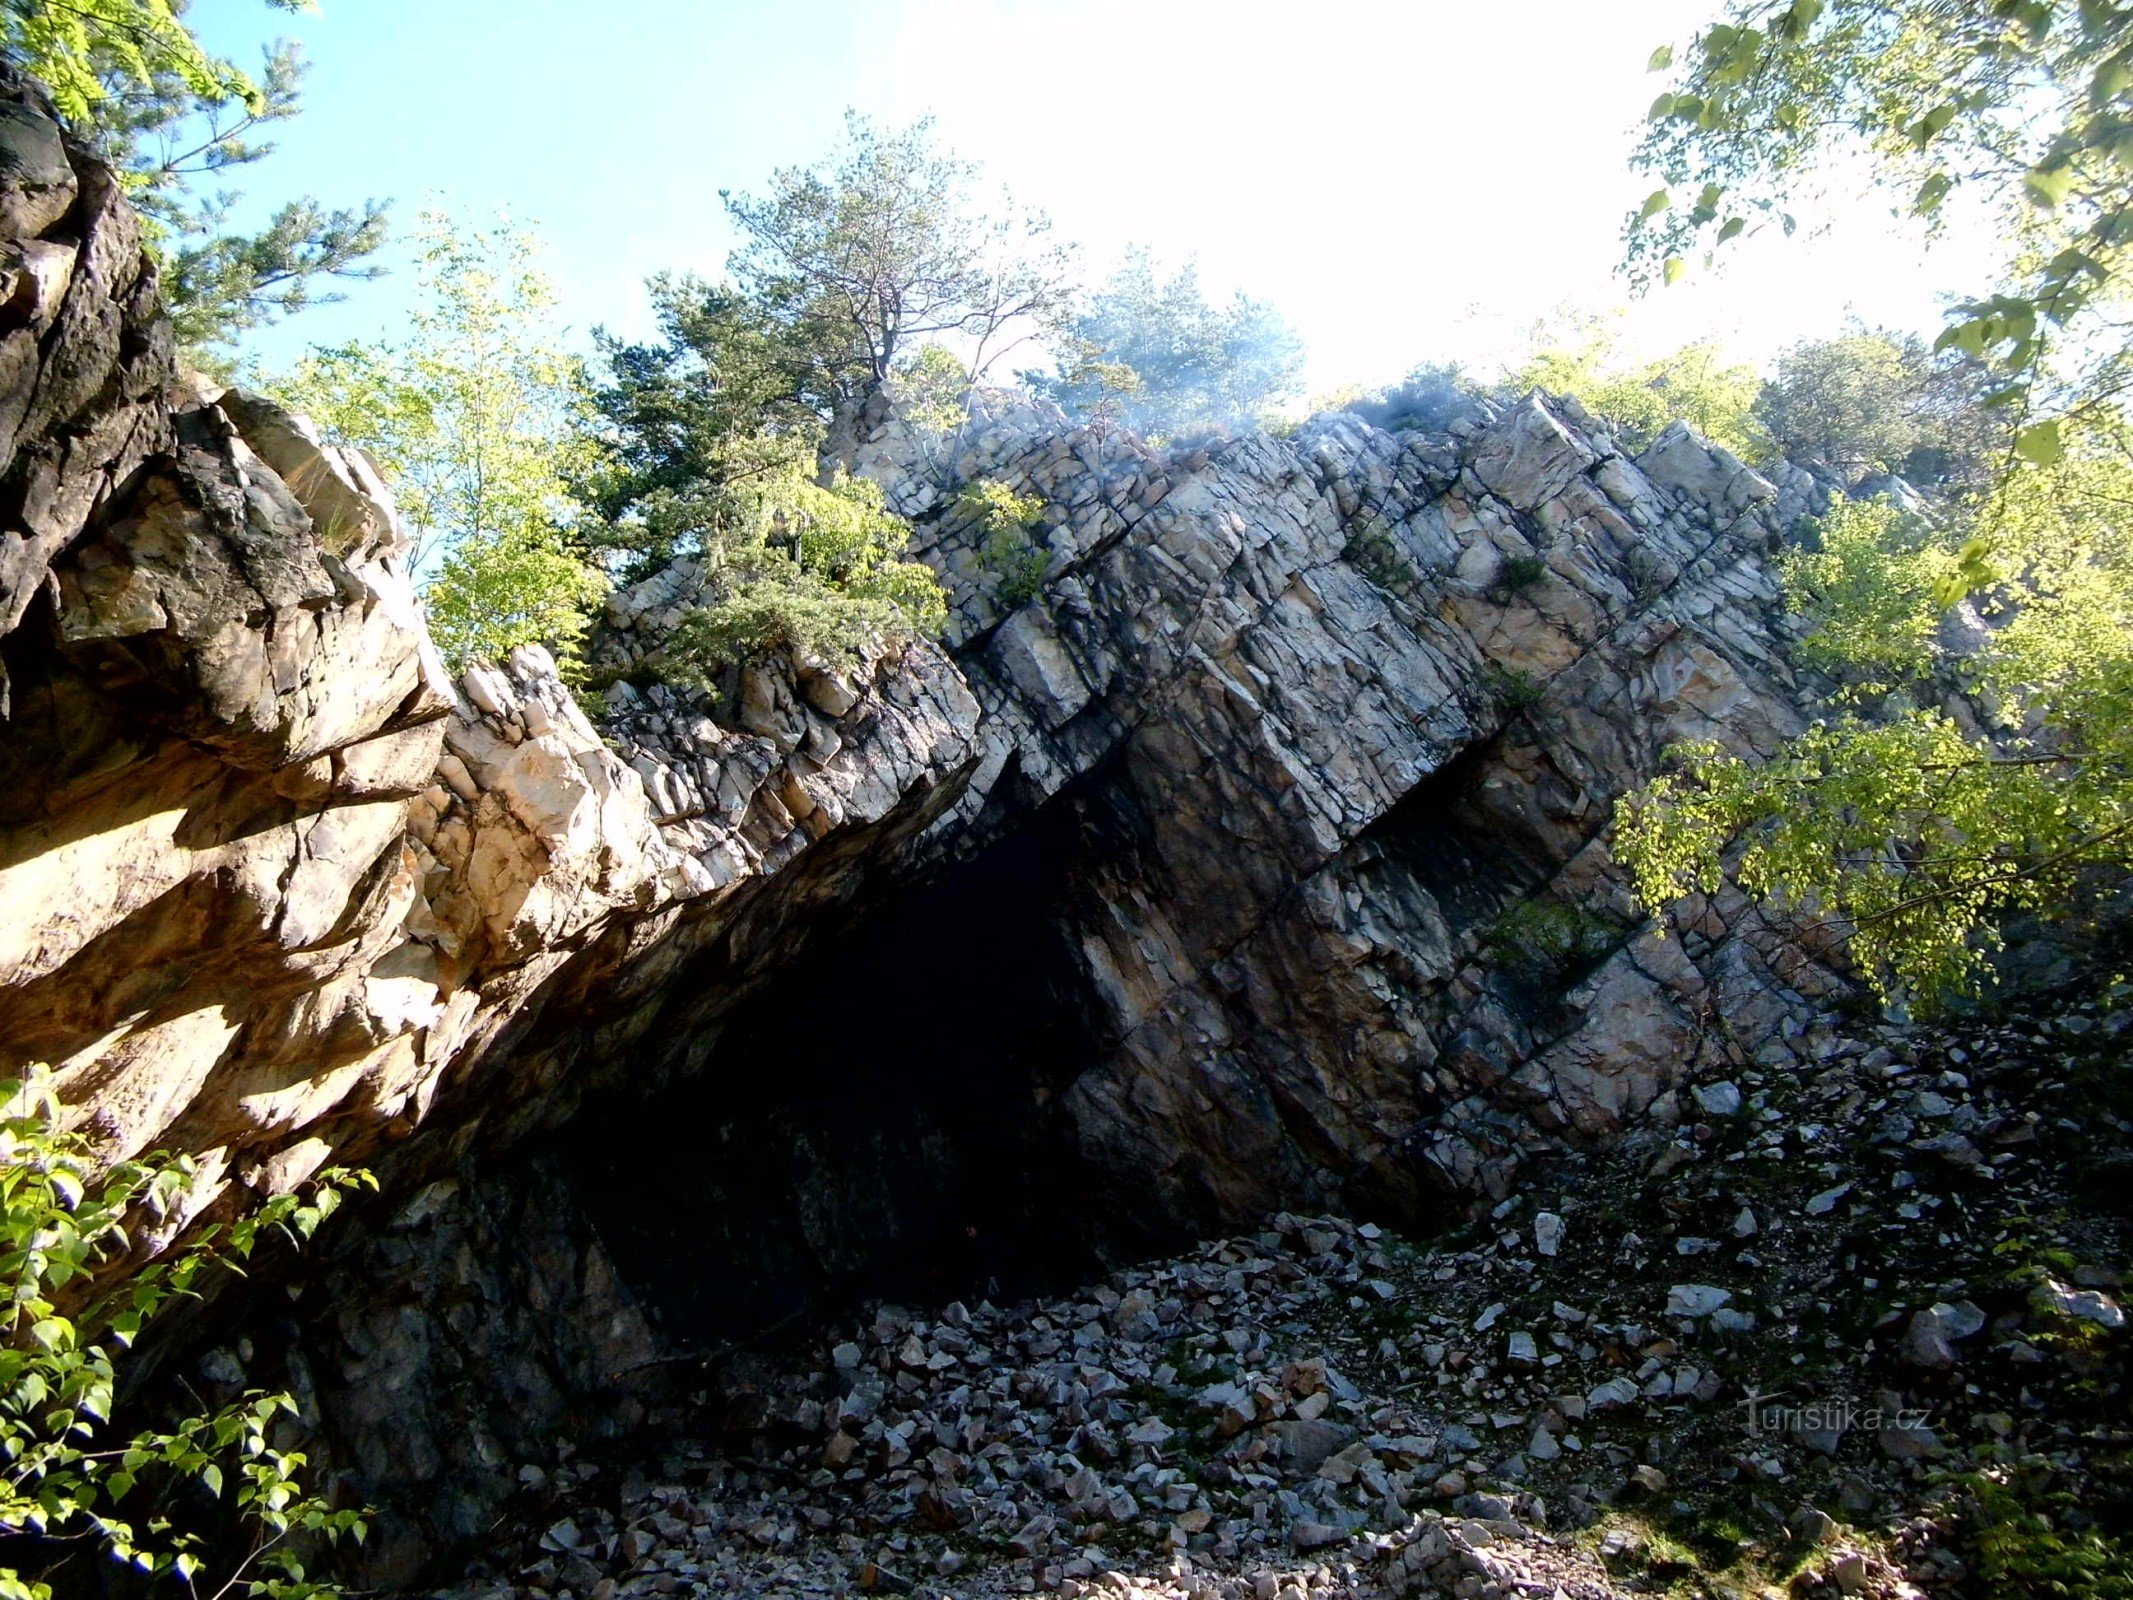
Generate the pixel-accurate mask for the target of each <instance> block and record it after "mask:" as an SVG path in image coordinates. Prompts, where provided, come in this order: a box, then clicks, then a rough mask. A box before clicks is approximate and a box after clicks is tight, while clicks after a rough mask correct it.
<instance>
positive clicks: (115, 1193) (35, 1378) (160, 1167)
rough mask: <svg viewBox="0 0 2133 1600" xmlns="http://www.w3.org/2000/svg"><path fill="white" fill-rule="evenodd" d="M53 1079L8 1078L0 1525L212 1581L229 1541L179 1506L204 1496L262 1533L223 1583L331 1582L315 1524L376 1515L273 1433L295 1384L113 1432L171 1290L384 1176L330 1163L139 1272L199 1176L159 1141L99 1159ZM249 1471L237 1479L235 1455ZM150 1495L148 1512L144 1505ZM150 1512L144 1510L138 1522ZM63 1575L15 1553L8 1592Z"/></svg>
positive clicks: (198, 1582)
mask: <svg viewBox="0 0 2133 1600" xmlns="http://www.w3.org/2000/svg"><path fill="white" fill-rule="evenodd" d="M58 1119H59V1105H58V1101H57V1099H56V1098H55V1097H54V1095H53V1094H52V1092H51V1087H50V1081H49V1078H48V1077H47V1076H46V1075H45V1074H43V1073H42V1072H36V1073H33V1074H32V1075H31V1077H30V1078H28V1079H27V1080H23V1081H14V1082H7V1083H0V1147H4V1153H5V1165H4V1167H0V1281H4V1283H5V1287H6V1291H7V1303H8V1305H9V1307H10V1308H11V1310H10V1312H9V1314H8V1315H7V1318H6V1322H5V1334H6V1336H5V1338H4V1340H0V1462H4V1463H5V1465H4V1467H0V1533H4V1534H6V1535H10V1536H13V1537H14V1538H16V1539H20V1540H22V1541H23V1542H24V1544H26V1545H27V1546H28V1548H29V1549H30V1550H31V1551H32V1552H35V1553H36V1554H38V1555H49V1556H50V1557H51V1565H52V1566H53V1567H57V1566H58V1565H59V1564H60V1563H61V1562H62V1561H63V1560H64V1559H66V1558H67V1556H68V1555H69V1554H70V1553H71V1552H70V1551H69V1549H68V1547H69V1546H73V1547H75V1548H88V1549H92V1550H100V1551H102V1552H103V1553H104V1554H106V1555H108V1556H109V1557H110V1558H111V1559H113V1560H115V1561H118V1562H121V1563H123V1564H125V1565H126V1566H128V1567H131V1568H133V1569H135V1570H136V1571H138V1572H141V1573H145V1574H146V1575H148V1576H149V1577H150V1578H156V1579H163V1578H168V1579H172V1580H174V1581H175V1582H176V1583H179V1584H183V1585H184V1586H185V1587H186V1588H187V1589H188V1590H190V1591H192V1592H194V1593H196V1594H197V1593H199V1592H201V1590H202V1587H203V1583H202V1579H203V1577H205V1576H207V1575H208V1570H209V1567H210V1564H211V1563H213V1562H215V1561H216V1557H217V1555H218V1547H217V1546H216V1544H215V1542H214V1541H213V1540H211V1539H210V1538H209V1537H208V1536H207V1535H206V1534H204V1533H201V1532H199V1531H194V1530H189V1529H186V1528H183V1527H181V1526H179V1522H178V1519H179V1518H180V1517H181V1516H183V1515H185V1514H186V1513H188V1512H198V1513H199V1514H200V1520H202V1521H203V1522H204V1521H207V1520H209V1518H208V1514H207V1513H206V1510H205V1508H206V1506H207V1505H208V1504H213V1505H215V1506H218V1507H219V1508H220V1509H221V1511H222V1512H223V1513H224V1514H226V1515H234V1518H235V1521H236V1523H237V1524H238V1525H239V1526H240V1527H241V1528H242V1529H243V1531H244V1533H245V1535H246V1543H247V1548H246V1549H245V1550H244V1552H243V1553H242V1554H241V1555H239V1556H237V1557H236V1558H235V1559H234V1562H233V1563H232V1565H231V1566H230V1567H229V1569H228V1570H227V1571H226V1572H223V1573H222V1574H221V1576H220V1577H219V1579H215V1580H211V1582H212V1587H209V1588H208V1589H207V1592H209V1593H213V1594H244V1595H251V1596H258V1597H264V1600H308V1597H312V1596H324V1595H330V1594H332V1593H333V1592H334V1591H333V1590H332V1589H331V1588H330V1587H329V1586H327V1585H325V1584H321V1583H319V1582H317V1581H315V1580H312V1579H310V1578H307V1577H306V1575H305V1572H304V1567H303V1562H302V1560H301V1558H300V1553H299V1552H298V1551H297V1550H296V1549H295V1548H293V1544H292V1542H293V1541H294V1540H296V1539H297V1538H298V1537H299V1536H301V1535H309V1536H311V1538H312V1539H314V1540H322V1541H325V1542H327V1543H334V1542H337V1541H339V1540H340V1539H342V1538H349V1539H355V1540H358V1541H360V1540H361V1539H362V1537H363V1534H364V1532H365V1527H366V1524H365V1520H364V1517H363V1514H362V1513H361V1512H359V1511H352V1510H339V1511H336V1510H333V1509H331V1508H330V1507H329V1506H328V1504H327V1502H326V1501H325V1500H324V1499H322V1498H320V1497H318V1496H316V1495H312V1494H308V1493H306V1492H305V1491H304V1489H303V1486H302V1484H301V1482H300V1480H299V1476H298V1474H299V1473H300V1471H301V1469H302V1468H303V1467H304V1465H305V1460H304V1457H303V1455H302V1454H301V1453H299V1452H296V1451H283V1450H276V1449H274V1448H273V1447H272V1445H271V1443H270V1442H269V1438H268V1434H269V1430H270V1429H271V1427H272V1425H273V1424H274V1422H275V1421H276V1419H277V1418H279V1417H280V1416H282V1415H284V1414H291V1415H293V1414H294V1413H295V1410H296V1404H295V1402H294V1401H293V1400H292V1399H290V1397H289V1396H288V1395H286V1394H268V1393H264V1392H262V1391H259V1390H250V1391H247V1392H246V1393H245V1394H244V1395H242V1396H241V1397H240V1398H239V1399H237V1400H235V1401H233V1402H232V1403H230V1404H229V1405H226V1406H223V1407H220V1408H219V1409H215V1410H209V1411H203V1412H202V1413H201V1414H200V1415H198V1416H194V1417H188V1418H186V1419H184V1420H182V1421H180V1422H178V1423H177V1424H175V1425H174V1426H172V1427H170V1428H168V1429H167V1430H158V1429H149V1430H145V1431H142V1432H139V1433H136V1434H134V1435H133V1436H132V1437H131V1438H130V1439H127V1440H124V1441H123V1442H121V1441H118V1440H114V1439H113V1438H112V1437H111V1436H110V1435H111V1427H112V1423H111V1409H112V1402H113V1397H114V1392H115V1389H116V1386H117V1372H116V1363H117V1358H118V1356H119V1354H120V1353H121V1352H123V1351H125V1350H126V1349H128V1348H130V1347H131V1346H132V1345H133V1343H134V1341H135V1339H136V1338H137V1337H138V1336H139V1334H140V1332H141V1329H142V1328H143V1326H144V1325H145V1324H147V1323H148V1322H149V1321H151V1320H152V1319H153V1318H154V1317H155V1315H156V1314H157V1312H158V1311H160V1310H161V1309H162V1308H163V1307H164V1306H166V1305H167V1304H168V1303H169V1302H170V1301H171V1300H173V1299H176V1298H180V1297H185V1296H189V1295H193V1294H194V1293H195V1292H196V1291H195V1289H194V1285H195V1284H196V1283H198V1282H199V1281H200V1280H201V1279H202V1278H203V1277H204V1276H205V1275H206V1274H208V1273H210V1272H212V1271H213V1270H215V1269H218V1268H234V1266H235V1263H237V1262H238V1261H241V1260H243V1259H244V1258H246V1257H248V1256H249V1255H251V1253H252V1250H253V1247H254V1246H255V1245H256V1244H257V1242H258V1241H259V1239H260V1238H261V1236H262V1235H263V1234H264V1233H265V1232H266V1231H268V1230H270V1229H272V1230H278V1231H281V1232H283V1233H285V1234H287V1235H288V1236H289V1237H291V1238H293V1239H303V1238H308V1237H309V1236H310V1235H311V1233H312V1232H313V1230H315V1229H316V1228H317V1227H318V1225H319V1223H320V1222H322V1221H324V1220H325V1218H326V1217H327V1216H329V1215H331V1214H332V1212H333V1210H334V1208H335V1206H336V1205H337V1204H338V1203H339V1200H340V1197H341V1194H342V1192H343V1191H344V1190H347V1189H350V1188H353V1187H355V1186H357V1185H359V1184H368V1183H369V1182H370V1180H369V1178H368V1177H367V1175H364V1174H357V1173H348V1172H342V1171H339V1170H334V1171H329V1172H325V1173H322V1174H320V1176H319V1178H318V1179H317V1181H316V1184H315V1185H314V1188H313V1192H312V1196H311V1198H310V1199H309V1200H308V1201H303V1200H299V1199H298V1198H297V1197H296V1196H293V1195H284V1196H280V1197H277V1198H275V1199H273V1200H270V1201H268V1202H267V1203H266V1205H264V1206H263V1207H261V1208H259V1209H258V1210H255V1211H254V1212H252V1213H251V1214H250V1215H248V1216H246V1217H245V1218H243V1219H242V1220H240V1221H238V1222H235V1223H233V1224H231V1225H230V1226H228V1227H227V1228H221V1229H213V1228H211V1229H208V1230H206V1231H204V1232H203V1233H201V1234H200V1235H198V1236H197V1237H196V1238H195V1239H194V1240H193V1241H192V1243H190V1244H189V1245H187V1246H186V1247H185V1248H184V1249H183V1250H182V1251H181V1252H179V1253H178V1254H177V1255H176V1256H175V1257H174V1258H173V1259H171V1260H169V1261H167V1262H162V1263H156V1264H152V1265H149V1266H146V1267H137V1268H134V1269H132V1270H130V1271H129V1270H127V1268H126V1262H127V1260H128V1258H129V1256H131V1255H132V1254H133V1253H134V1251H135V1240H134V1236H133V1230H134V1228H135V1227H136V1226H137V1223H138V1222H139V1221H140V1220H142V1219H146V1220H151V1221H152V1220H156V1219H160V1218H162V1217H165V1216H167V1215H168V1214H169V1213H170V1212H171V1210H172V1208H173V1207H174V1206H175V1205H176V1203H177V1202H178V1200H179V1199H180V1198H181V1197H182V1196H183V1194H184V1192H185V1190H186V1188H187V1186H188V1185H189V1184H190V1183H191V1181H192V1179H193V1177H194V1175H195V1169H194V1166H193V1164H192V1163H191V1161H190V1160H189V1159H187V1158H184V1157H179V1156H169V1155H151V1156H148V1157H144V1158H143V1159H140V1160H136V1161H124V1162H120V1163H119V1164H118V1165H116V1166H114V1167H112V1168H110V1169H109V1170H108V1171H105V1172H103V1173H101V1174H99V1173H98V1172H97V1163H96V1161H95V1159H94V1157H93V1153H92V1152H91V1150H90V1148H89V1146H88V1143H87V1141H85V1140H83V1139H82V1138H81V1137H79V1136H78V1135H75V1134H71V1133H66V1132H63V1131H62V1130H61V1129H60V1126H59V1120H58ZM226 1467H227V1468H232V1469H234V1470H233V1471H231V1472H230V1473H229V1474H228V1475H227V1476H225V1468H226ZM137 1507H138V1508H141V1509H140V1510H139V1511H137V1510H136V1509H135V1508H137ZM143 1511H145V1513H146V1516H145V1520H137V1519H139V1518H140V1517H141V1514H142V1512H143ZM47 1576H49V1571H48V1572H47V1573H41V1574H29V1573H25V1571H24V1569H23V1568H22V1567H21V1566H19V1565H15V1564H13V1560H12V1552H10V1555H9V1557H8V1559H7V1562H6V1563H5V1564H0V1600H50V1597H51V1595H52V1594H53V1588H52V1585H51V1584H50V1583H49V1582H47V1581H46V1578H47Z"/></svg>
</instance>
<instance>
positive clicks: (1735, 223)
mask: <svg viewBox="0 0 2133 1600" xmlns="http://www.w3.org/2000/svg"><path fill="white" fill-rule="evenodd" d="M1747 226H1748V220H1747V218H1745V217H1728V218H1727V219H1726V221H1725V225H1724V226H1723V227H1721V228H1720V229H1719V230H1718V242H1719V243H1720V244H1724V243H1725V242H1726V241H1727V240H1728V239H1734V238H1738V237H1739V236H1740V233H1741V230H1742V229H1744V228H1746V227H1747Z"/></svg>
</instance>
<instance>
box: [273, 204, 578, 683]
mask: <svg viewBox="0 0 2133 1600" xmlns="http://www.w3.org/2000/svg"><path fill="white" fill-rule="evenodd" d="M420 238H421V240H422V251H421V256H420V266H419V269H418V270H419V273H420V277H419V291H420V296H419V299H418V302H417V306H416V309H415V310H414V311H413V312H412V313H411V314H410V317H409V332H408V335H407V337H406V338H404V339H402V340H400V341H398V342H393V343H388V342H385V341H376V342H371V343H354V344H346V345H341V346H338V347H335V348H333V349H327V350H314V351H313V352H312V353H311V354H310V355H309V356H308V357H306V358H305V359H304V360H303V361H302V362H301V363H300V364H299V365H298V366H297V368H296V369H295V370H294V371H293V372H291V373H289V374H288V375H287V376H286V377H285V378H283V379H281V380H279V382H277V383H276V384H275V385H274V387H275V388H276V389H277V390H278V391H279V393H280V395H281V397H282V398H283V399H284V400H286V401H287V403H288V404H290V405H291V406H292V407H294V408H295V409H297V410H299V411H302V412H304V413H306V414H307V415H309V416H310V417H311V418H312V419H313V420H314V421H315V422H317V423H318V424H319V425H320V427H321V428H322V429H324V431H325V432H326V433H327V434H328V435H329V436H330V437H332V438H334V439H336V440H338V441H340V442H342V443H346V444H354V445H360V446H361V447H362V448H364V449H366V450H368V451H369V452H370V453H371V455H372V456H373V457H374V458H375V459H376V460H377V461H378V463H379V465H380V466H381V467H382V468H383V470H384V471H385V474H386V476H387V478H388V480H389V481H390V482H391V484H392V486H393V492H394V494H395V496H396V497H397V499H398V500H399V504H400V510H401V512H402V514H403V516H404V518H405V520H406V522H407V524H408V527H409V530H410V532H411V533H412V534H413V536H414V538H415V541H416V555H415V562H416V566H417V568H418V570H420V569H423V568H434V575H433V576H432V577H431V579H430V581H429V583H428V585H427V586H426V591H425V593H426V598H427V600H428V603H429V612H430V620H431V624H432V627H433V630H434V632H435V634H436V638H437V643H438V646H439V648H440V649H441V650H443V652H444V654H445V656H446V659H447V660H449V661H451V662H452V663H453V664H454V665H455V666H463V665H465V663H466V662H468V661H470V660H472V659H474V658H476V657H485V658H489V659H494V660H501V659H502V658H503V656H504V655H506V654H508V653H509V651H510V649H511V647H512V646H514V645H518V644H534V643H538V644H544V645H547V646H548V647H549V648H550V649H552V650H553V651H554V652H555V655H556V657H557V660H558V661H559V662H560V663H562V664H563V665H564V667H565V668H566V670H568V669H570V668H571V667H572V666H573V665H574V663H575V661H576V658H577V646H578V641H579V639H580V638H581V636H582V635H583V633H584V631H585V628H586V626H587V623H588V621H589V618H590V613H591V608H592V606H593V605H594V604H595V603H596V602H597V601H598V600H599V598H600V596H601V595H602V594H603V593H605V591H606V587H607V584H606V580H605V578H604V576H603V575H602V574H601V573H600V571H599V570H598V568H596V567H595V566H593V565H592V564H591V563H589V562H588V561H587V560H586V559H585V558H584V557H583V556H582V555H581V554H579V553H578V552H577V551H576V550H575V549H574V548H573V546H572V543H571V540H570V536H569V530H568V523H569V520H570V515H569V514H570V510H571V507H570V502H569V496H568V483H569V480H570V477H571V476H572V475H573V474H575V473H579V472H582V471H583V470H584V469H585V466H586V465H587V463H588V462H589V461H590V459H591V457H590V445H589V443H588V441H587V436H586V418H587V414H588V399H589V393H590V386H589V384H588V382H587V379H586V376H585V372H584V367H583V364H582V363H581V362H580V361H579V360H578V359H577V357H575V356H573V355H571V354H570V353H569V352H568V351H567V350H565V349H564V348H563V346H562V344H561V342H560V341H559V340H558V339H557V337H556V335H555V332H554V330H553V329H552V328H551V327H550V325H549V320H548V319H549V317H550V314H551V312H552V310H553V307H554V304H555V291H554V288H553V286H552V285H551V284H550V283H549V281H548V279H547V278H546V277H545V276H543V275H542V273H541V272H540V270H539V268H538V266H537V264H536V249H535V245H534V241H533V240H532V238H531V237H530V236H529V235H528V234H526V233H525V232H523V231H521V230H519V229H517V228H515V227H513V226H512V225H511V224H510V223H508V222H504V221H499V222H498V223H496V224H495V225H494V226H492V227H490V228H488V229H485V230H483V229H474V228H468V227H463V226H458V225H455V224H453V223H452V222H451V221H450V220H448V219H447V218H445V217H443V216H441V215H439V214H437V213H434V212H431V213H426V214H425V215H424V217H423V219H422V230H421V234H420Z"/></svg>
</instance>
